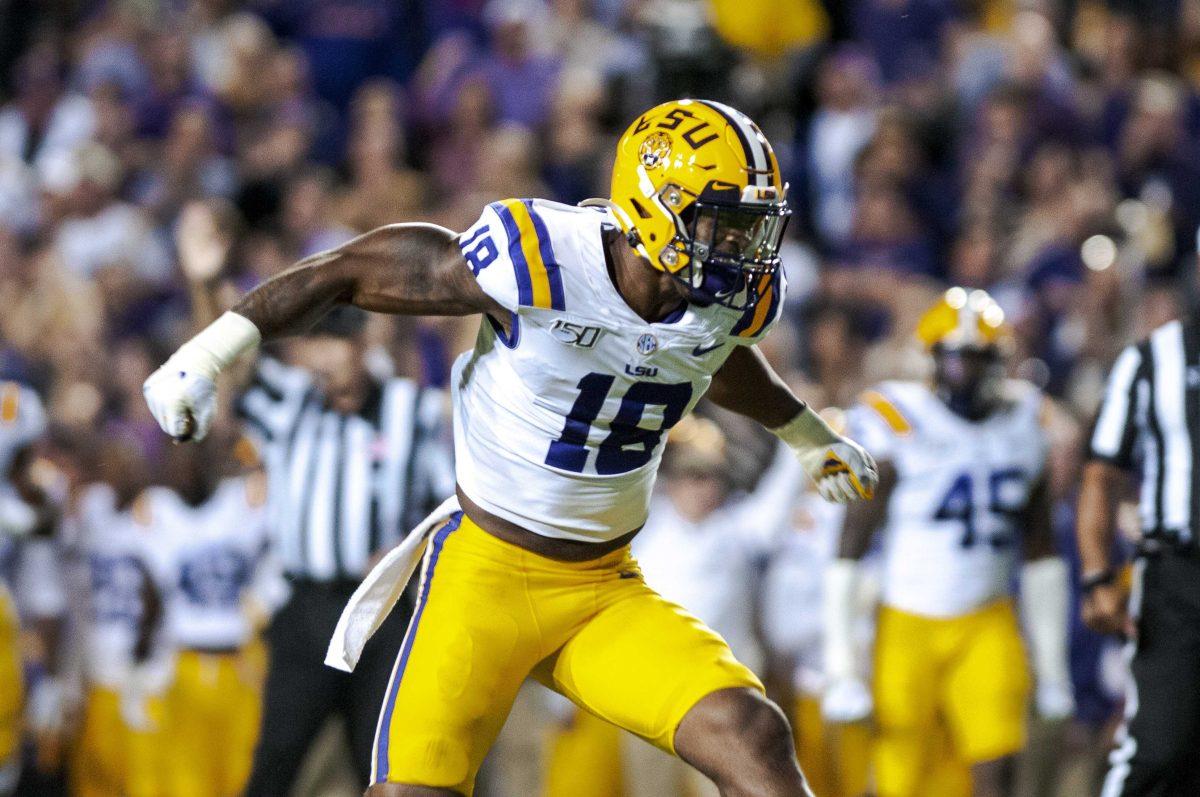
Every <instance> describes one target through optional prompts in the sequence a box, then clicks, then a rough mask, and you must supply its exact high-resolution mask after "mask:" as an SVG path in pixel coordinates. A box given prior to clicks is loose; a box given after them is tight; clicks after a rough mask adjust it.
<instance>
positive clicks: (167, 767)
mask: <svg viewBox="0 0 1200 797" xmlns="http://www.w3.org/2000/svg"><path fill="white" fill-rule="evenodd" d="M264 663H265V654H264V653H263V651H262V649H261V647H260V646H258V645H254V646H252V647H250V648H249V649H247V650H246V651H243V652H239V653H228V654H208V653H199V652H197V651H184V652H182V653H180V654H179V657H178V660H177V663H176V668H175V680H174V683H173V684H172V686H171V689H170V690H169V691H168V692H167V695H166V719H165V722H164V725H163V779H164V781H165V786H166V793H167V794H169V795H170V797H233V796H234V795H237V794H240V793H241V791H242V789H243V787H244V786H245V785H246V780H247V779H248V778H249V777H250V762H251V759H252V758H253V756H254V745H255V742H256V741H257V740H258V725H259V718H260V716H261V713H262V703H261V700H262V677H263V672H264ZM297 699H298V700H301V699H303V696H302V695H297Z"/></svg>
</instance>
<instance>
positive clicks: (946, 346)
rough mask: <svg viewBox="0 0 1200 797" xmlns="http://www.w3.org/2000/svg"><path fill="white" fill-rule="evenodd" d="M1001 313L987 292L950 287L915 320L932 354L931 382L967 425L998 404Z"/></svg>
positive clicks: (1003, 334)
mask: <svg viewBox="0 0 1200 797" xmlns="http://www.w3.org/2000/svg"><path fill="white" fill-rule="evenodd" d="M1008 335H1009V331H1008V326H1007V325H1006V324H1005V323H1004V310H1002V309H1001V308H1000V305H999V304H997V303H996V300H995V299H993V298H992V297H991V296H989V295H988V294H987V293H986V292H985V291H981V290H973V291H968V290H966V289H965V288H951V289H950V290H948V291H946V292H945V293H944V294H943V295H942V298H940V299H939V300H938V301H937V303H935V304H934V305H933V307H931V308H929V310H927V311H926V312H925V314H924V315H923V316H921V320H920V321H919V322H917V338H918V339H919V340H920V341H921V343H923V344H924V346H925V348H926V350H927V351H929V352H930V354H932V356H933V364H934V373H933V384H934V389H935V390H936V392H937V394H938V396H939V397H940V398H941V399H942V401H943V402H944V403H945V404H946V406H948V407H949V408H950V409H951V410H952V411H954V412H955V413H957V414H958V415H961V416H963V417H964V418H967V419H968V420H971V421H978V420H981V419H983V418H985V417H987V416H988V414H989V413H991V411H992V410H993V409H994V408H995V407H996V406H997V404H998V403H999V402H1000V400H1001V393H1002V386H1003V383H1004V355H1005V353H1006V349H1007V344H1008Z"/></svg>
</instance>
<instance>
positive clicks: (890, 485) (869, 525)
mask: <svg viewBox="0 0 1200 797" xmlns="http://www.w3.org/2000/svg"><path fill="white" fill-rule="evenodd" d="M876 464H877V465H878V466H879V486H878V487H876V488H875V497H874V498H873V499H872V500H870V501H856V502H854V503H852V504H847V505H846V516H845V518H844V519H843V520H842V534H841V537H840V538H839V540H838V550H837V556H838V558H839V559H855V560H858V559H862V558H863V557H864V556H866V555H867V551H869V550H870V549H871V540H872V539H873V538H874V536H875V531H876V530H877V529H879V528H880V527H882V526H883V524H884V521H886V520H887V511H888V502H889V499H890V498H891V497H892V490H893V489H895V487H896V466H895V465H893V464H892V463H891V462H890V461H888V460H886V459H885V460H882V461H880V462H878V463H876Z"/></svg>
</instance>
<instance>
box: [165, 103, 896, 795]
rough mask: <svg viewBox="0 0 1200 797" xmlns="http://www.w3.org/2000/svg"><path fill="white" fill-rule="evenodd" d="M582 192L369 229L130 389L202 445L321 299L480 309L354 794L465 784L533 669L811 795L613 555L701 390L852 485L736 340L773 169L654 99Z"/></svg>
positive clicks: (705, 113) (699, 752) (741, 336)
mask: <svg viewBox="0 0 1200 797" xmlns="http://www.w3.org/2000/svg"><path fill="white" fill-rule="evenodd" d="M587 204H588V206H585V207H569V206H565V205H561V204H557V203H554V202H548V201H544V200H538V199H509V200H505V201H500V202H495V203H493V204H491V205H489V206H488V207H487V208H485V209H484V211H483V214H482V216H481V217H480V218H479V220H478V221H477V222H476V223H475V224H473V225H471V227H470V228H469V229H468V230H466V231H465V232H463V233H460V234H455V233H453V232H451V231H450V230H447V229H444V228H441V227H438V226H435V225H430V224H397V225H392V226H388V227H383V228H380V229H378V230H375V231H373V232H369V233H367V234H365V235H363V236H361V237H359V238H357V239H355V240H353V241H350V242H348V243H346V244H344V245H342V246H340V247H338V248H337V249H334V250H331V251H328V252H324V253H321V254H318V255H314V256H312V257H310V258H307V259H305V260H304V261H301V262H300V263H299V264H298V265H297V266H295V267H294V268H292V269H289V270H288V271H286V272H284V273H283V274H280V275H278V276H276V277H274V278H272V279H271V280H268V281H267V282H266V283H264V284H262V285H260V286H259V287H258V288H256V289H255V290H253V291H252V292H251V293H249V294H248V295H247V296H245V297H244V298H243V299H242V300H241V301H239V302H238V303H237V304H236V305H235V307H234V308H233V310H232V311H230V312H228V313H226V314H225V315H224V316H222V317H221V318H220V319H218V320H217V321H216V322H214V323H213V324H212V325H211V326H209V327H207V328H206V329H205V330H203V331H202V332H201V333H200V334H199V335H198V336H197V337H195V338H193V339H192V340H191V341H189V342H188V343H187V344H185V345H184V346H183V347H182V348H181V349H180V350H179V351H178V352H176V353H175V354H174V355H173V356H172V357H171V358H170V360H168V361H167V363H166V364H164V365H163V367H162V368H160V369H159V370H158V371H157V372H155V373H154V374H152V375H151V376H150V378H149V379H148V380H147V382H146V385H145V394H146V398H147V401H148V402H149V404H150V407H151V409H152V411H153V412H154V415H155V417H156V418H157V419H158V421H159V423H160V425H161V426H162V428H163V429H164V430H165V431H166V432H167V433H168V434H171V435H173V436H175V437H177V438H187V437H189V436H200V435H203V434H204V432H205V431H206V430H207V427H208V425H209V423H210V421H211V419H212V416H213V414H214V412H215V406H216V402H215V396H214V394H215V387H214V385H215V381H214V380H215V379H216V377H217V375H218V374H219V373H220V372H221V371H222V370H223V369H225V368H226V367H228V366H229V364H230V363H231V362H233V360H235V359H236V358H237V357H238V356H240V355H241V354H242V353H244V352H246V351H248V350H249V349H251V348H253V347H254V346H255V345H257V344H258V343H259V341H260V340H264V339H267V340H269V339H274V338H278V337H280V336H283V335H288V334H292V333H296V332H299V331H301V330H303V329H305V328H306V327H307V326H309V325H310V324H312V323H313V322H314V321H315V320H316V319H317V318H319V317H320V316H321V315H323V314H324V313H325V312H327V311H328V310H329V309H330V308H331V307H333V306H334V305H337V304H345V303H348V304H353V305H356V306H359V307H362V308H365V309H368V310H376V311H383V312H390V313H402V314H415V315H469V314H474V313H480V314H482V315H483V319H482V323H481V324H480V329H479V335H478V338H477V340H476V343H475V347H474V349H473V350H472V351H469V352H466V353H464V354H463V355H462V356H460V357H459V359H458V361H457V362H456V363H455V367H454V369H453V394H454V426H455V454H456V469H457V480H458V488H457V491H456V492H457V497H458V500H459V502H460V504H461V508H462V512H461V513H460V514H456V515H455V516H454V517H453V519H452V520H451V521H450V522H449V523H448V524H447V525H445V526H444V527H443V528H441V529H440V530H439V531H438V532H437V533H436V534H435V535H434V536H433V539H432V541H431V543H430V545H429V550H428V551H427V553H426V559H425V567H424V573H423V579H422V589H421V590H420V595H419V600H418V606H417V609H416V612H415V614H414V618H413V621H412V623H411V625H410V627H409V633H408V635H407V637H406V639H405V643H404V645H403V646H402V648H401V651H400V655H399V658H398V660H397V665H396V668H395V674H394V677H393V679H392V684H391V687H390V688H389V690H388V693H387V695H386V697H385V701H384V706H383V710H382V713H381V716H380V721H379V733H378V744H377V751H376V755H375V757H374V759H375V760H374V762H373V763H374V773H373V775H374V777H373V781H374V783H375V785H373V786H372V787H371V790H370V792H369V793H370V794H372V795H374V797H383V795H405V794H422V795H428V794H464V795H469V794H470V793H471V791H472V788H473V784H474V780H475V774H476V772H477V770H478V768H479V765H480V763H481V762H482V760H483V757H484V755H485V753H486V752H487V749H488V747H489V746H490V745H491V743H492V741H493V739H494V737H495V735H496V733H497V732H498V731H499V730H500V727H501V725H503V723H504V718H505V715H506V714H507V713H508V711H509V708H510V706H511V705H512V701H513V698H514V696H515V695H516V693H517V689H518V687H519V686H520V684H521V682H522V681H523V680H524V679H525V678H526V676H528V675H530V674H532V675H533V676H534V677H536V678H538V679H539V680H541V681H542V682H543V683H544V684H546V685H548V686H550V687H551V688H553V689H555V690H557V691H559V692H560V693H562V694H565V695H566V696H568V697H569V698H570V699H571V700H572V701H574V702H575V703H576V704H578V705H579V706H581V707H582V708H584V709H585V710H587V711H590V712H592V713H593V714H596V715H598V716H600V717H602V718H604V719H607V720H609V721H610V722H612V723H613V724H615V725H618V726H620V727H622V728H625V729H627V730H630V731H632V732H634V733H636V734H638V735H640V736H642V737H643V738H645V739H647V740H649V741H651V742H652V743H653V744H656V745H658V746H659V747H660V748H662V749H663V750H666V751H667V752H670V753H675V754H678V755H679V756H680V757H682V758H683V759H684V760H686V761H688V762H689V763H690V764H692V765H693V766H695V767H696V768H698V769H699V770H700V771H701V772H702V773H703V774H705V775H706V776H708V777H709V778H710V779H712V780H714V781H715V782H716V783H717V784H718V785H719V786H720V787H721V788H722V790H723V792H724V793H725V794H730V795H732V794H759V795H802V794H806V793H808V789H807V787H806V786H805V785H804V780H803V776H802V775H801V774H800V768H799V766H798V764H797V763H796V759H795V753H794V751H793V747H792V743H791V738H790V731H789V729H788V725H787V722H786V720H785V719H784V717H783V715H782V713H781V712H780V711H779V709H778V708H777V707H775V706H774V705H773V704H771V703H770V702H769V701H767V700H766V698H765V697H764V695H763V693H762V686H761V684H760V683H759V680H758V678H756V677H755V676H754V674H753V673H751V672H750V671H749V670H748V669H747V668H746V667H745V666H743V665H741V664H740V663H738V662H737V660H736V659H734V657H733V655H732V654H731V653H730V651H729V648H728V646H727V645H726V644H725V642H724V641H723V640H721V638H720V637H719V636H717V635H716V634H715V633H713V632H712V631H710V630H708V629H707V628H706V627H704V626H703V625H702V624H701V623H699V622H698V621H696V620H694V619H692V618H690V617H688V616H687V615H685V614H682V613H680V612H678V611H677V610H676V609H675V608H674V607H673V606H672V605H671V604H669V603H667V602H666V601H664V600H663V599H661V598H660V597H659V596H658V595H657V594H655V593H654V591H653V590H651V589H649V588H648V587H647V586H646V585H645V583H644V581H643V580H642V578H641V575H640V573H639V572H638V569H637V565H636V563H635V562H634V561H633V559H632V557H631V556H630V554H629V547H628V546H629V541H630V540H631V539H632V537H633V535H634V534H636V533H637V530H638V529H639V528H641V526H642V524H643V523H644V522H645V520H646V514H647V507H648V505H649V498H650V489H651V486H652V485H653V483H654V477H655V474H656V472H657V470H658V464H659V461H660V458H661V456H662V445H663V439H664V437H665V433H666V431H667V430H668V429H670V427H672V426H674V425H675V424H676V423H677V422H678V421H679V420H680V419H681V418H682V417H683V416H684V415H686V414H687V413H688V412H689V411H690V410H691V409H692V407H693V406H694V405H695V404H696V402H697V401H698V400H699V399H700V397H701V396H703V395H705V394H706V393H707V394H708V396H709V398H710V399H712V400H713V401H714V402H716V403H717V404H718V405H721V406H724V407H727V408H729V409H731V410H733V411H736V412H740V413H742V414H744V415H747V416H749V417H751V418H753V419H754V420H756V421H758V422H760V423H762V424H763V425H764V426H766V427H768V428H770V429H771V430H772V431H774V432H775V433H776V434H777V435H779V436H780V437H781V438H782V439H783V440H785V441H786V442H787V443H788V444H789V445H791V446H792V447H793V448H794V450H795V452H796V454H797V456H799V457H800V458H801V461H802V462H803V463H804V465H805V468H806V470H807V472H808V473H809V474H810V475H811V476H812V478H813V479H815V480H817V482H818V485H819V489H820V490H821V491H822V493H823V494H824V495H825V496H826V497H827V498H829V499H830V500H835V501H850V500H854V499H857V498H865V497H868V496H870V495H871V493H872V490H873V489H874V485H875V480H876V474H875V466H874V463H873V462H872V460H871V457H870V456H869V455H868V454H867V453H866V452H865V451H864V450H863V449H862V448H860V447H859V446H858V445H857V444H856V443H854V442H852V441H850V440H849V439H847V438H844V437H842V436H841V435H839V434H837V433H835V432H834V431H833V430H832V429H830V428H829V426H828V425H827V424H826V423H825V422H824V421H822V420H821V419H820V418H819V417H818V416H817V414H816V413H815V412H813V411H812V410H810V409H809V408H808V406H807V405H805V404H804V402H802V401H801V400H800V399H798V398H796V396H795V395H794V394H793V393H792V392H791V391H790V390H789V389H788V388H787V387H786V386H785V385H784V384H783V382H782V381H781V380H780V379H779V378H778V377H777V376H776V375H775V374H774V373H773V372H772V371H771V369H770V368H769V367H768V366H767V364H766V362H765V360H764V359H763V357H762V356H761V355H760V354H759V352H758V351H757V350H756V349H755V348H754V344H755V343H756V342H757V341H758V340H759V339H761V338H762V336H763V335H764V334H766V332H767V331H768V330H769V329H770V328H771V326H772V325H773V324H774V322H775V321H776V319H777V318H778V316H779V313H780V308H781V307H782V299H783V290H784V281H783V274H782V271H781V269H780V262H779V246H780V241H781V238H782V236H783V231H784V226H785V224H786V222H787V218H788V215H789V211H788V206H787V203H786V197H785V187H784V185H783V182H782V179H781V177H780V172H779V165H778V163H777V161H776V159H775V155H774V153H773V151H772V150H771V147H770V145H769V144H768V142H767V140H766V138H765V137H764V136H763V134H762V132H761V131H760V130H759V129H758V128H757V127H756V126H755V125H754V123H753V122H751V121H750V120H749V119H748V118H747V117H746V116H745V115H743V114H741V113H740V112H738V111H736V110H734V109H733V108H730V107H728V106H725V105H721V104H719V103H715V102H708V101H701V100H681V101H675V102H669V103H666V104H663V105H660V106H658V107H655V108H653V109H651V110H649V111H647V112H646V113H644V114H642V115H641V116H639V117H638V118H637V120H635V121H634V123H633V124H632V125H631V126H630V127H629V129H628V130H627V131H626V132H625V134H624V135H623V136H622V137H621V139H620V140H619V142H618V145H617V154H616V160H615V163H614V167H613V175H612V195H611V198H610V199H605V200H595V201H592V202H589V203H587ZM298 699H302V698H300V697H298Z"/></svg>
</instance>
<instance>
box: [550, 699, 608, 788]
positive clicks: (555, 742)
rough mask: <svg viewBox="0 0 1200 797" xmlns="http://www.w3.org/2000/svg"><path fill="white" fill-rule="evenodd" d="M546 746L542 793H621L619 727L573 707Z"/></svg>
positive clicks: (553, 732) (555, 729)
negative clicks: (568, 722) (569, 716)
mask: <svg viewBox="0 0 1200 797" xmlns="http://www.w3.org/2000/svg"><path fill="white" fill-rule="evenodd" d="M546 747H547V750H546V775H545V783H543V785H542V797H622V795H623V794H624V793H625V784H624V777H623V769H624V766H623V762H622V759H621V729H620V728H618V727H617V726H616V725H613V724H612V723H610V722H605V721H604V720H602V719H600V718H599V717H597V716H596V715H594V714H589V713H588V712H586V711H581V710H577V711H575V713H574V716H572V717H571V720H570V724H568V725H566V726H557V727H555V728H554V729H553V730H552V731H551V733H550V738H549V740H548V743H547V746H546Z"/></svg>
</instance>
